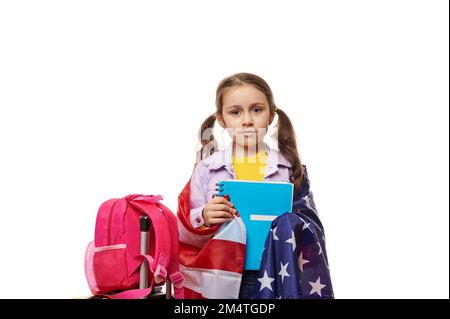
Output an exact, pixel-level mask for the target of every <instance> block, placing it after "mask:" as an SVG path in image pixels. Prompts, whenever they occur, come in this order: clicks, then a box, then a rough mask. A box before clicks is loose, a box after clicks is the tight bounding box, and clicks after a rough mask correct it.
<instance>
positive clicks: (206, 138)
mask: <svg viewBox="0 0 450 319" xmlns="http://www.w3.org/2000/svg"><path fill="white" fill-rule="evenodd" d="M215 122H216V113H213V114H211V115H210V116H208V117H207V118H206V120H204V121H203V123H202V125H201V127H200V131H199V134H198V138H199V140H200V143H201V144H202V147H201V148H200V150H199V151H198V152H197V159H196V161H195V165H194V170H195V167H196V166H197V164H198V163H199V162H200V161H201V160H202V159H204V158H206V157H208V156H210V155H212V154H213V153H214V152H216V151H217V150H218V149H219V148H218V144H217V141H216V139H215V137H214V132H213V130H214V124H215Z"/></svg>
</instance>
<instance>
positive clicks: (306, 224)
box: [302, 223, 311, 230]
mask: <svg viewBox="0 0 450 319" xmlns="http://www.w3.org/2000/svg"><path fill="white" fill-rule="evenodd" d="M309 225H310V223H305V224H304V225H303V228H302V230H305V229H306V228H308V230H311V229H309Z"/></svg>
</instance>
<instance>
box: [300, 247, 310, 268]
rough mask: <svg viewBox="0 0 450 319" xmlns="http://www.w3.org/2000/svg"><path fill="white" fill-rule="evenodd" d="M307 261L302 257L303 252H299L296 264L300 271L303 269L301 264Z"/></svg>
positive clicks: (307, 261)
mask: <svg viewBox="0 0 450 319" xmlns="http://www.w3.org/2000/svg"><path fill="white" fill-rule="evenodd" d="M307 263H309V260H306V259H303V252H301V253H300V257H298V266H299V267H300V270H301V271H303V265H304V264H307Z"/></svg>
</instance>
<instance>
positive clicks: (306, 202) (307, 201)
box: [303, 193, 317, 214]
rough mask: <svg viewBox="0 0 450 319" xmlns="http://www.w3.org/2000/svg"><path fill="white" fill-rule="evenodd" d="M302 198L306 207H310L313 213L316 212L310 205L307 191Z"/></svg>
mask: <svg viewBox="0 0 450 319" xmlns="http://www.w3.org/2000/svg"><path fill="white" fill-rule="evenodd" d="M303 199H304V200H305V204H306V207H308V208H309V209H311V210H312V211H313V212H314V213H316V214H317V211H316V209H315V208H314V207H313V206H312V205H311V198H310V197H309V193H308V195H306V196H305V197H303Z"/></svg>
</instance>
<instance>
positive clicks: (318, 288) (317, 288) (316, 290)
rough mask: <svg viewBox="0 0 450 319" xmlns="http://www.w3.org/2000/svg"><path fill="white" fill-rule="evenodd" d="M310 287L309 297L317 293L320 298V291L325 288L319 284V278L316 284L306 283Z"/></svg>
mask: <svg viewBox="0 0 450 319" xmlns="http://www.w3.org/2000/svg"><path fill="white" fill-rule="evenodd" d="M308 282H309V284H310V285H311V287H312V289H311V291H310V292H309V294H310V295H312V294H313V293H317V294H318V295H319V296H320V297H322V289H323V288H325V287H326V286H327V285H323V284H321V283H320V276H319V278H317V280H316V282H311V281H308Z"/></svg>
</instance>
